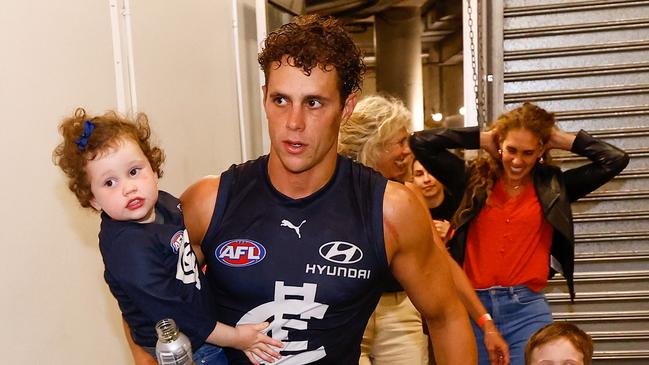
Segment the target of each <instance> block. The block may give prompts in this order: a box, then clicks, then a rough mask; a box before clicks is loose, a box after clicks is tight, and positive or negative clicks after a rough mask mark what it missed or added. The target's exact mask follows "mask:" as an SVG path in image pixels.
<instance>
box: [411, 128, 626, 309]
mask: <svg viewBox="0 0 649 365" xmlns="http://www.w3.org/2000/svg"><path fill="white" fill-rule="evenodd" d="M409 141H410V148H411V149H412V152H413V153H414V155H415V157H416V158H417V159H418V160H419V161H420V162H421V164H422V165H423V166H424V167H425V168H426V169H427V170H428V171H429V172H430V173H431V174H432V175H433V176H435V178H437V179H438V180H439V181H440V182H441V183H442V184H444V185H445V186H446V187H447V188H450V189H451V187H452V189H453V190H456V189H457V190H460V189H461V190H464V189H465V187H466V184H467V173H468V170H467V166H465V163H464V160H462V159H461V158H459V157H457V156H456V155H454V154H453V153H451V152H449V151H448V150H447V149H448V148H465V149H479V148H480V129H479V128H478V127H469V128H457V129H432V130H425V131H421V132H416V133H414V134H413V135H412V136H411V137H410V140H409ZM571 152H573V153H576V154H578V155H581V156H584V157H587V158H588V159H589V160H591V163H589V164H586V165H583V166H580V167H577V168H574V169H570V170H567V171H563V172H562V171H561V169H559V168H558V167H556V166H552V165H548V164H539V163H537V164H536V166H534V169H533V170H532V175H533V179H534V188H535V190H536V195H537V197H538V199H539V203H540V204H541V207H542V209H543V214H544V216H545V218H546V219H547V221H548V222H549V223H550V224H551V225H552V227H553V228H554V232H553V236H552V247H551V249H550V254H551V256H552V257H553V258H554V259H555V260H556V261H555V260H550V269H551V270H550V277H552V275H553V274H554V273H555V272H556V271H559V272H561V273H562V274H563V276H564V277H565V278H566V281H567V283H568V289H569V292H570V298H571V300H574V297H575V289H574V282H573V273H574V266H575V263H574V258H575V243H574V231H573V223H572V210H571V207H570V203H571V202H574V201H576V200H577V199H579V198H582V197H584V196H585V195H587V194H588V193H590V192H591V191H593V190H595V189H597V188H599V187H600V186H602V185H603V184H605V183H606V182H607V181H609V180H610V179H612V178H613V177H614V176H615V175H617V174H619V173H620V172H621V171H622V170H623V169H624V168H625V167H626V165H627V164H628V163H629V156H628V155H627V154H626V152H624V151H622V150H620V149H618V148H616V147H615V146H612V145H610V144H608V143H606V142H603V141H600V140H598V139H595V138H593V137H592V136H590V135H589V134H588V133H586V132H585V131H583V130H582V131H579V133H578V134H577V137H576V139H575V141H574V143H573V145H572V149H571ZM474 199H475V202H474V205H473V208H472V210H471V211H470V212H468V213H467V214H463V215H462V218H461V219H460V221H459V222H457V226H456V227H455V233H454V235H453V237H452V238H451V239H450V240H449V243H448V245H449V251H450V254H451V256H453V258H454V259H455V260H456V261H457V262H458V263H459V264H460V266H462V264H463V262H464V254H465V251H466V240H467V234H468V228H469V224H468V223H469V222H470V221H471V220H472V219H473V218H474V217H476V216H477V215H478V212H479V211H480V209H481V208H482V206H483V204H484V202H485V199H486V195H482V196H478V197H475V198H474ZM557 264H558V265H557Z"/></svg>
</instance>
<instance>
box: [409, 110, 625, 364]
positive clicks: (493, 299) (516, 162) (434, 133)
mask: <svg viewBox="0 0 649 365" xmlns="http://www.w3.org/2000/svg"><path fill="white" fill-rule="evenodd" d="M410 147H411V149H412V151H413V153H414V154H415V157H416V158H417V159H418V160H419V161H420V162H421V163H422V165H424V167H425V168H426V170H428V171H429V172H430V173H431V174H433V175H434V176H435V178H437V179H438V180H439V181H440V182H442V184H444V185H445V186H463V187H465V194H464V198H463V200H462V202H461V203H460V207H459V208H458V211H457V212H456V214H455V216H454V217H453V226H454V228H455V230H454V234H453V237H451V239H450V240H449V244H448V245H449V251H450V252H451V255H452V256H453V258H455V260H457V261H458V263H459V264H460V265H462V266H463V268H464V271H465V272H466V274H467V277H468V278H469V280H470V281H471V283H472V284H473V287H474V288H476V291H477V293H478V296H479V297H480V300H481V301H482V303H483V305H484V306H485V308H487V310H488V311H489V313H490V315H489V316H485V317H484V318H481V320H480V321H478V323H479V324H483V323H484V321H491V320H493V321H494V322H495V324H496V326H497V328H498V329H499V330H500V332H501V333H502V334H503V336H504V337H505V340H506V341H507V342H508V344H509V351H510V359H511V364H513V365H516V364H524V360H525V359H524V349H525V344H526V342H527V340H528V338H529V337H530V336H531V335H532V334H533V333H534V332H535V331H536V330H538V329H539V328H541V327H543V326H544V325H546V324H548V323H550V322H552V314H551V312H550V307H549V306H548V304H547V301H546V300H545V297H544V295H543V294H542V293H541V290H542V289H543V288H544V287H545V286H546V285H547V280H548V278H549V277H550V276H551V274H553V273H554V272H555V271H559V272H561V273H562V274H563V276H564V277H565V278H566V281H567V283H568V288H569V292H570V295H571V298H574V285H573V271H574V233H573V225H572V212H571V209H570V203H571V202H573V201H575V200H577V199H579V198H581V197H583V196H585V195H586V194H588V193H590V192H591V191H593V190H595V189H597V188H598V187H600V186H601V185H603V184H604V183H606V182H607V181H609V180H610V179H612V178H613V177H614V176H615V175H617V174H618V173H619V172H620V171H622V170H623V169H624V167H626V165H627V163H628V161H629V157H628V155H627V154H626V153H625V152H624V151H621V150H619V149H617V148H616V147H614V146H611V145H609V144H607V143H605V142H602V141H600V140H597V139H595V138H593V137H591V136H590V135H589V134H588V133H586V132H584V131H583V130H582V131H580V132H579V133H577V135H573V134H570V133H565V132H562V131H560V130H559V129H558V128H557V127H556V122H555V118H554V114H552V113H548V112H547V111H545V110H543V109H542V108H540V107H538V106H536V105H533V104H530V103H525V104H523V105H522V106H521V107H519V108H517V109H514V110H512V111H510V112H508V113H506V114H503V115H502V116H500V117H499V118H498V119H497V120H496V121H495V122H494V123H493V125H492V127H491V129H490V130H488V131H486V132H480V130H479V128H477V127H474V128H458V129H436V130H428V131H422V132H418V133H415V134H414V135H413V136H412V137H411V138H410ZM449 148H465V149H479V148H482V149H484V150H486V151H487V152H489V154H488V155H487V156H484V157H480V158H478V159H476V160H475V161H472V162H470V163H468V164H465V162H464V161H463V160H462V159H460V158H459V157H457V156H456V155H453V154H452V153H451V152H449V151H448V150H447V149H449ZM551 149H561V150H566V151H571V152H573V153H576V154H578V155H581V156H584V157H587V158H588V159H589V160H590V161H591V162H590V163H588V164H586V165H583V166H580V167H578V168H574V169H570V170H567V171H561V169H559V168H558V167H556V166H551V165H550V164H549V158H550V155H549V153H548V152H549V151H550V150H551ZM474 330H475V335H476V340H477V343H478V355H479V363H480V364H488V358H487V354H486V351H485V349H484V347H483V346H481V342H482V341H481V336H482V333H481V331H479V330H477V326H476V325H475V323H474Z"/></svg>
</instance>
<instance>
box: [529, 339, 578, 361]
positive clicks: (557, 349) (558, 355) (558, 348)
mask: <svg viewBox="0 0 649 365" xmlns="http://www.w3.org/2000/svg"><path fill="white" fill-rule="evenodd" d="M530 365H584V355H583V354H582V353H581V352H579V351H578V350H577V349H576V348H575V347H574V346H573V345H572V343H571V342H570V341H569V340H567V339H565V338H559V339H556V340H554V341H550V342H548V343H546V344H544V345H541V346H539V347H537V348H536V349H534V351H532V356H531V364H530Z"/></svg>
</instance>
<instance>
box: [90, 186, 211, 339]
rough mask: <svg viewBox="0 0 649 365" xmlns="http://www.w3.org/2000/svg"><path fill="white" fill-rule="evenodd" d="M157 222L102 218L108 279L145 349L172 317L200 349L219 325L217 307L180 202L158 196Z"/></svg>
mask: <svg viewBox="0 0 649 365" xmlns="http://www.w3.org/2000/svg"><path fill="white" fill-rule="evenodd" d="M156 215H157V217H156V222H154V223H148V224H139V223H135V222H131V221H116V220H113V219H111V218H110V217H109V216H108V215H106V214H105V213H102V215H101V231H100V232H99V248H100V250H101V255H102V257H103V259H104V266H105V270H104V278H105V280H106V283H107V284H108V287H109V288H110V291H111V292H112V293H113V296H115V299H117V302H118V304H119V307H120V309H121V311H122V315H123V316H124V319H125V320H126V323H128V325H129V327H130V328H131V334H132V336H133V340H134V341H135V342H136V343H137V344H139V345H141V346H149V347H152V346H155V344H156V341H157V335H156V333H155V324H156V322H157V321H159V320H160V319H163V318H172V319H173V320H175V321H176V324H178V327H179V328H180V330H181V331H182V332H183V333H185V334H186V335H187V336H188V337H189V338H190V340H191V341H192V347H193V348H194V349H197V348H198V347H200V346H201V345H202V344H203V343H204V341H205V339H206V338H207V336H208V335H209V334H210V333H211V332H212V330H213V329H214V326H215V325H216V316H215V314H214V310H215V307H214V303H213V302H212V301H211V294H212V293H211V292H209V290H208V289H209V285H207V282H206V280H205V276H204V275H203V273H202V272H200V270H198V265H197V262H196V256H194V252H193V251H192V250H191V247H190V245H189V239H188V237H187V233H186V230H185V226H184V223H183V216H182V212H181V210H180V203H179V201H178V199H176V198H174V197H173V196H171V195H170V194H168V193H166V192H164V191H160V192H159V196H158V201H157V203H156Z"/></svg>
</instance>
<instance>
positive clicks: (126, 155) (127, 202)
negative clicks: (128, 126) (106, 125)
mask: <svg viewBox="0 0 649 365" xmlns="http://www.w3.org/2000/svg"><path fill="white" fill-rule="evenodd" d="M86 171H87V172H88V178H89V179H90V190H91V191H92V195H93V198H92V200H91V201H90V204H92V206H93V207H94V208H95V209H97V210H103V211H104V212H105V213H106V214H108V215H109V216H110V217H111V218H113V219H115V220H118V221H135V222H137V223H150V222H153V221H154V219H155V203H156V202H157V201H158V176H157V175H156V173H155V172H153V170H152V169H151V164H149V160H148V159H147V158H146V156H145V155H144V153H143V152H142V150H141V149H140V146H138V144H137V143H135V142H134V141H132V140H130V139H125V140H122V141H120V143H119V144H118V146H116V147H115V148H112V149H110V150H108V151H106V152H105V153H103V154H100V155H99V156H97V158H95V159H94V160H91V161H88V164H87V165H86Z"/></svg>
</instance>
